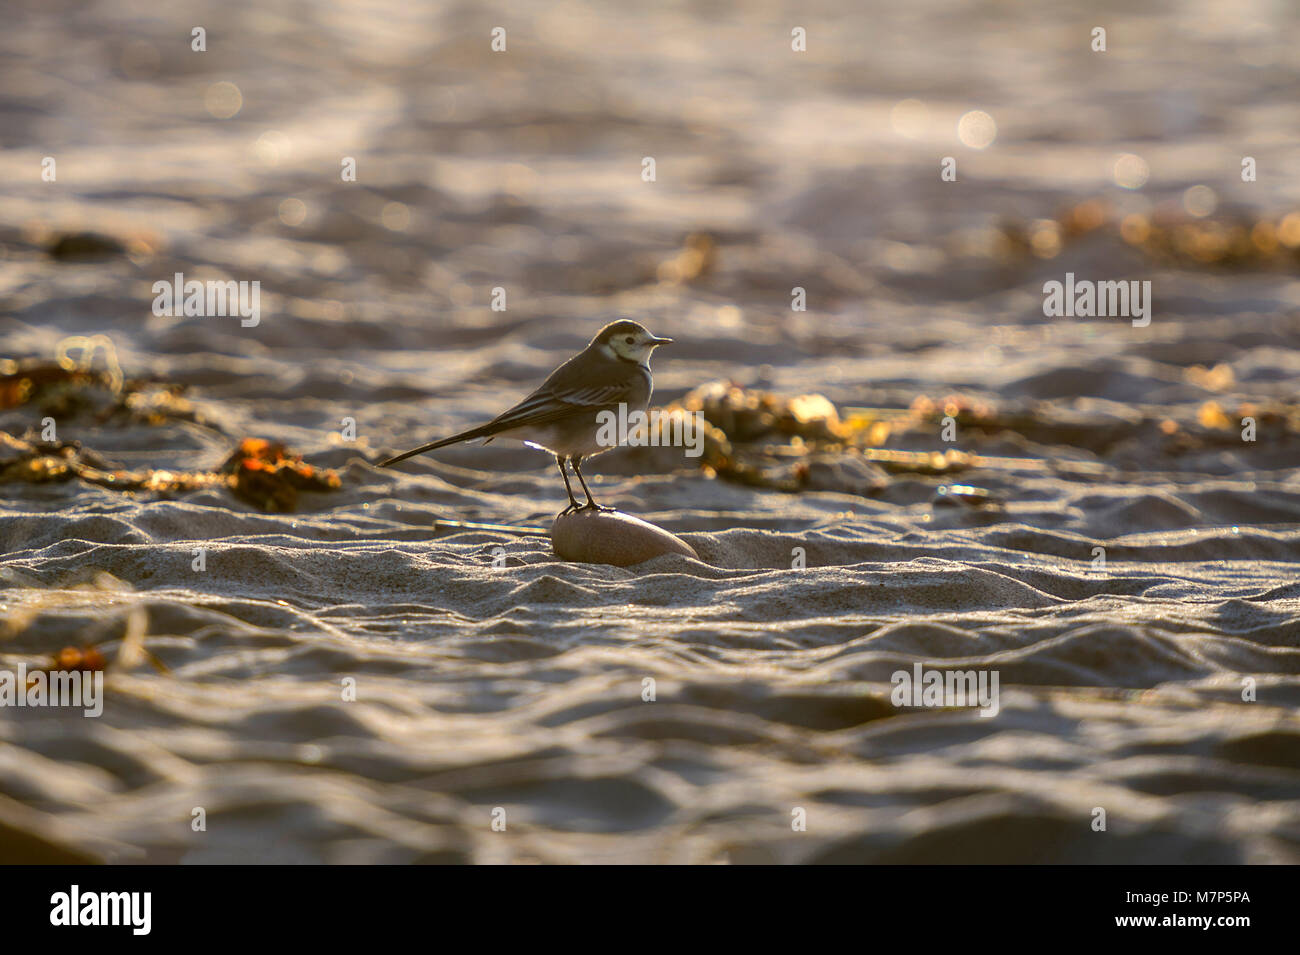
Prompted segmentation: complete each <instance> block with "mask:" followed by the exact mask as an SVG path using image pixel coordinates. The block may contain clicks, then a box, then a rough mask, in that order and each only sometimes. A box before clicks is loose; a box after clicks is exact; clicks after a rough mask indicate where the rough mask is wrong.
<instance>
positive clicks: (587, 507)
mask: <svg viewBox="0 0 1300 955" xmlns="http://www.w3.org/2000/svg"><path fill="white" fill-rule="evenodd" d="M578 510H579V511H595V512H596V513H597V514H613V513H614V512H615V511H617V510H618V508H617V507H606V506H605V505H604V504H597V503H596V502H595V501H588V502H587V503H586V504H584V505H582V507H580V508H578Z"/></svg>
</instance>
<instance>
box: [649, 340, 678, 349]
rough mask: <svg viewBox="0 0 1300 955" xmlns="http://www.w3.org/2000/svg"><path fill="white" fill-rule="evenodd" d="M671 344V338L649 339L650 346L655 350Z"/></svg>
mask: <svg viewBox="0 0 1300 955" xmlns="http://www.w3.org/2000/svg"><path fill="white" fill-rule="evenodd" d="M672 343H673V340H672V339H671V338H652V339H650V344H651V345H654V346H655V347H656V348H658V347H659V346H660V345H671V344H672Z"/></svg>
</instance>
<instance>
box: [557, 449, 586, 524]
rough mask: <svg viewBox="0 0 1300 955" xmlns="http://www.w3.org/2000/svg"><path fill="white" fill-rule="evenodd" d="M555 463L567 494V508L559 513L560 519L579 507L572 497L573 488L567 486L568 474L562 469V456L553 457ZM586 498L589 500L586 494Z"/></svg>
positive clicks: (575, 499) (576, 500)
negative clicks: (558, 467)
mask: <svg viewBox="0 0 1300 955" xmlns="http://www.w3.org/2000/svg"><path fill="white" fill-rule="evenodd" d="M555 463H556V464H558V465H559V466H560V477H562V478H564V489H565V490H566V491H568V492H569V506H568V507H566V508H565V509H564V510H562V511H560V517H563V516H564V515H565V514H568V513H569V512H570V511H576V510H579V508H580V505H579V504H578V499H577V498H576V497H574V496H573V487H572V486H571V485H570V484H569V472H568V471H566V470H565V469H564V455H561V454H557V455H556V456H555ZM574 470H575V471H576V470H577V468H574ZM579 478H581V475H579ZM587 497H588V498H589V499H590V497H591V495H590V494H588V495H587Z"/></svg>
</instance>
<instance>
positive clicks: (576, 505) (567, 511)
mask: <svg viewBox="0 0 1300 955" xmlns="http://www.w3.org/2000/svg"><path fill="white" fill-rule="evenodd" d="M582 509H583V507H582V505H581V504H579V503H578V502H577V501H570V502H569V506H568V507H566V508H565V509H564V510H562V511H560V513H558V514H556V515H555V516H556V518H557V519H558V518H561V517H563V516H564V515H565V514H572V513H573V512H574V511H580V510H582Z"/></svg>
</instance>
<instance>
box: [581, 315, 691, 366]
mask: <svg viewBox="0 0 1300 955" xmlns="http://www.w3.org/2000/svg"><path fill="white" fill-rule="evenodd" d="M671 342H672V339H671V338H656V337H655V336H654V335H651V334H650V332H649V331H647V330H646V328H645V326H644V325H640V324H638V323H636V322H633V321H629V320H628V319H626V318H624V319H621V320H619V321H617V322H613V323H611V324H609V325H606V326H605V327H604V328H602V329H601V330H600V334H599V335H597V336H596V337H595V338H593V339H592V341H591V344H592V346H593V347H596V348H600V349H601V350H603V351H606V352H607V353H608V354H609V355H610V357H612V358H621V359H622V360H623V361H631V362H635V363H636V364H638V365H648V364H649V363H650V354H651V353H652V352H653V351H654V350H655V349H656V348H658V347H659V346H660V345H668V344H670V343H671Z"/></svg>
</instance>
